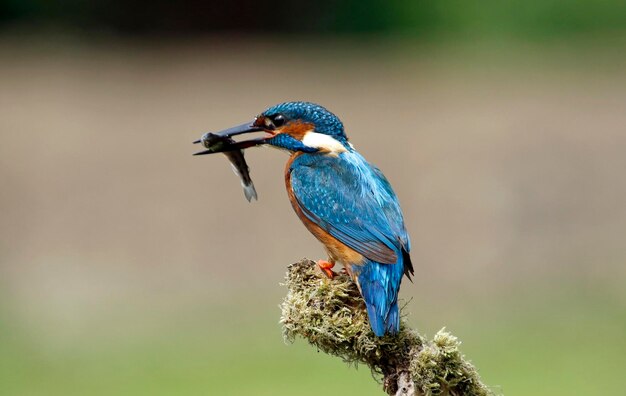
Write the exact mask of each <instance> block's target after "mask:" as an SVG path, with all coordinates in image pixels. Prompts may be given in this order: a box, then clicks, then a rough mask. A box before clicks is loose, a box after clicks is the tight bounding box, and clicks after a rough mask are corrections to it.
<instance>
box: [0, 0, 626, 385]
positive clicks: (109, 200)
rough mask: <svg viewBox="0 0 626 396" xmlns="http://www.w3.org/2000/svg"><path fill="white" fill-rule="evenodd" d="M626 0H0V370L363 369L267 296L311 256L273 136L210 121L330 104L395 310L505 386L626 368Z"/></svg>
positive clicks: (31, 373) (578, 381)
mask: <svg viewBox="0 0 626 396" xmlns="http://www.w3.org/2000/svg"><path fill="white" fill-rule="evenodd" d="M625 50H626V3H624V2H623V1H620V0H602V1H595V2H590V1H582V0H570V1H568V0H547V1H546V0H544V1H539V0H528V1H525V2H503V1H496V0H488V1H482V2H478V3H475V2H464V1H453V0H450V1H447V0H445V1H442V0H440V1H419V2H413V1H409V0H405V1H392V2H384V1H377V0H358V1H356V0H348V1H341V2H338V1H328V0H326V1H303V2H297V3H296V2H288V1H284V0H275V1H270V0H261V1H258V0H256V1H251V0H241V1H233V2H214V3H211V2H199V1H180V2H167V1H161V0H157V1H145V0H134V1H103V0H96V1H84V0H61V1H56V2H45V1H36V0H28V1H19V0H3V1H0V113H1V115H0V133H1V144H0V181H1V183H2V187H1V188H0V215H1V220H2V221H1V223H0V394H1V395H16V396H21V395H63V396H70V395H85V394H89V395H213V394H215V395H217V394H221V395H242V394H253V395H292V394H297V395H317V394H319V393H320V392H323V393H324V394H327V395H331V394H332V395H335V394H336V395H352V394H354V395H357V394H359V395H379V394H382V393H381V391H380V386H379V385H378V384H377V383H376V382H375V381H374V380H373V379H372V378H371V375H370V373H369V371H368V370H367V368H365V367H359V369H358V370H354V369H353V368H350V367H347V366H346V365H344V364H343V363H342V362H340V361H338V360H336V359H332V358H330V357H327V356H325V355H324V354H322V353H319V352H317V351H316V350H315V349H314V348H311V347H309V346H308V345H306V344H305V343H304V342H297V343H296V344H295V345H285V344H284V343H283V340H282V337H281V329H280V325H279V323H278V319H279V309H278V304H279V303H280V301H281V298H282V296H283V295H284V294H285V289H284V288H283V287H282V286H281V285H280V282H281V280H282V279H283V276H284V273H285V269H286V266H287V265H289V264H291V263H292V262H295V261H297V260H299V259H300V258H302V257H310V258H313V259H317V258H322V257H324V256H323V255H324V252H323V249H322V248H321V246H320V245H319V244H318V243H317V241H316V240H315V239H314V238H313V237H312V236H310V235H309V234H308V232H307V231H306V230H305V229H304V227H303V226H302V225H301V224H300V222H299V220H298V219H297V218H296V216H295V215H294V214H293V213H292V209H291V208H290V205H289V203H288V200H287V197H286V194H285V191H284V185H283V176H282V175H283V166H284V163H285V161H286V159H287V157H286V156H285V155H284V154H282V153H280V152H278V151H273V150H269V149H253V150H249V151H248V152H247V159H248V162H249V165H250V167H251V170H252V177H253V179H254V181H255V184H256V188H257V190H258V193H259V201H258V202H253V203H252V204H248V203H247V202H246V201H245V199H244V197H243V193H242V191H241V188H240V186H239V181H238V180H237V178H236V177H235V176H234V175H233V174H232V172H231V171H230V167H229V165H228V163H227V161H226V160H225V159H224V158H223V157H222V156H210V157H202V158H197V157H192V156H191V153H193V152H194V151H195V150H196V148H197V147H194V146H192V145H191V142H192V141H193V140H195V139H196V138H198V137H199V136H200V134H201V133H203V132H206V131H208V130H216V129H222V128H225V127H229V126H231V125H235V124H238V123H241V122H244V121H247V120H249V119H251V118H252V117H253V116H255V115H256V114H258V113H260V112H261V111H262V110H264V109H265V108H266V107H268V106H270V105H273V104H275V103H278V102H282V101H286V100H309V101H314V102H319V103H320V104H322V105H324V106H326V107H328V108H329V109H330V110H331V111H333V112H335V113H336V114H338V115H339V116H340V117H341V118H342V120H343V121H344V124H345V125H346V129H347V133H348V135H349V136H350V138H351V141H352V143H353V144H354V145H355V146H356V147H357V148H358V150H359V151H360V152H361V153H362V154H363V155H364V156H365V157H366V158H368V159H369V160H370V161H371V162H373V163H375V164H376V165H378V166H379V167H380V168H381V169H382V170H383V171H384V172H385V174H386V175H387V177H388V178H389V179H390V181H391V182H392V184H393V185H394V187H395V189H396V192H397V194H398V195H399V198H400V201H401V203H402V205H403V208H404V212H405V217H406V222H407V228H408V230H409V232H410V234H411V237H412V242H413V251H412V257H413V261H414V263H415V267H416V276H415V280H414V282H413V283H410V282H404V284H403V289H402V293H401V297H402V298H403V299H404V300H405V301H407V302H408V306H407V308H406V312H407V313H408V315H409V316H408V321H409V322H410V324H411V325H412V326H414V327H415V328H416V329H418V330H419V331H420V332H422V333H424V334H426V335H428V336H430V337H432V335H433V334H434V333H435V332H436V331H437V330H439V329H440V328H442V327H444V326H445V327H446V328H447V329H448V330H450V331H452V332H453V333H454V334H455V335H457V336H459V337H460V338H461V340H462V341H463V346H462V348H463V351H464V352H465V353H466V354H467V356H468V357H469V358H470V359H471V360H472V361H473V362H474V363H475V364H476V365H477V366H478V367H479V369H480V372H481V374H482V376H483V379H484V380H485V382H486V383H488V384H489V385H491V386H493V389H494V390H495V391H496V392H502V393H504V394H506V395H529V394H530V395H570V394H622V393H623V392H624V376H623V372H624V369H625V368H626V358H625V356H626V338H625V335H626V288H625V285H626V265H625V261H626V243H625V241H624V237H625V235H626V182H625V179H624V170H625V169H626V155H624V152H625V149H626V111H625V110H626V74H625V73H624V70H626V68H625V66H626V51H625Z"/></svg>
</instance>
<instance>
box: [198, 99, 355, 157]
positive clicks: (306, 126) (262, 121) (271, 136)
mask: <svg viewBox="0 0 626 396" xmlns="http://www.w3.org/2000/svg"><path fill="white" fill-rule="evenodd" d="M252 132H265V136H263V137H260V138H255V139H250V140H243V141H240V142H237V143H236V144H234V145H230V146H229V150H234V149H243V148H248V147H252V146H257V145H270V146H274V147H277V148H281V149H285V150H289V151H293V152H295V151H303V152H307V153H314V152H322V153H329V154H335V155H336V154H339V153H341V152H344V151H348V150H350V147H351V146H350V144H349V143H348V138H347V137H346V135H345V133H344V130H343V124H342V123H341V121H340V120H339V118H338V117H337V116H336V115H334V114H333V113H331V112H330V111H328V110H326V109H325V108H324V107H322V106H320V105H317V104H314V103H309V102H285V103H281V104H278V105H276V106H272V107H270V108H268V109H267V110H265V111H264V112H262V113H261V114H259V115H258V116H257V117H256V118H255V119H254V120H253V121H251V122H247V123H245V124H242V125H239V126H236V127H233V128H229V129H225V130H223V131H221V132H217V133H215V134H216V135H221V136H227V137H231V136H235V135H241V134H245V133H252ZM206 136H208V134H207V135H205V137H206ZM204 140H205V139H204V137H203V139H201V140H199V141H197V143H199V142H204ZM205 145H206V144H205ZM207 147H208V146H207ZM207 151H209V150H207ZM204 153H206V154H209V152H202V153H198V154H204Z"/></svg>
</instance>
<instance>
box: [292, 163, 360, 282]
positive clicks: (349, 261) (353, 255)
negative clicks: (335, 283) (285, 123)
mask: <svg viewBox="0 0 626 396" xmlns="http://www.w3.org/2000/svg"><path fill="white" fill-rule="evenodd" d="M301 154H302V153H300V152H298V153H294V154H293V155H292V156H291V157H290V158H289V161H287V166H286V168H285V185H286V187H287V195H288V196H289V201H290V202H291V206H292V207H293V210H294V211H295V212H296V214H297V215H298V217H299V218H300V220H301V221H302V223H304V226H305V227H306V228H307V229H308V230H309V231H310V232H311V234H313V235H314V236H315V237H316V238H317V239H318V240H319V241H320V242H322V244H324V247H325V248H326V251H327V252H328V255H329V257H330V258H331V260H333V261H338V262H340V263H342V264H343V265H344V266H345V267H346V268H347V269H348V271H349V272H350V266H351V265H353V264H356V265H360V264H362V263H363V258H364V257H363V255H362V254H360V253H358V252H356V251H355V250H353V249H351V248H350V247H348V246H346V245H344V244H343V243H341V242H340V241H339V240H338V239H337V238H335V237H333V236H332V235H330V234H329V233H328V232H327V231H325V230H324V229H322V228H321V227H320V226H318V225H317V224H315V223H314V222H312V221H311V220H309V218H308V217H306V215H305V214H304V212H303V211H302V208H301V207H300V204H299V203H298V200H297V199H296V196H295V194H294V193H293V188H292V187H291V172H290V171H289V168H290V167H291V163H292V162H293V161H294V160H295V159H296V158H297V157H298V156H299V155H301Z"/></svg>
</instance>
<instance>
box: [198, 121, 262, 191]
mask: <svg viewBox="0 0 626 396" xmlns="http://www.w3.org/2000/svg"><path fill="white" fill-rule="evenodd" d="M194 143H202V145H203V146H204V147H206V148H207V150H206V151H202V152H200V153H196V154H194V155H204V154H213V153H222V154H224V155H225V156H226V158H228V161H229V162H230V165H231V167H232V169H233V172H235V174H236V175H237V176H238V177H239V179H240V180H241V187H242V188H243V194H244V195H245V197H246V199H247V200H248V202H251V201H252V200H253V199H255V200H258V197H257V193H256V189H255V188H254V183H253V182H252V179H251V178H250V168H249V167H248V163H247V162H246V159H245V157H244V155H243V150H241V149H232V148H231V146H232V145H234V144H235V143H236V141H235V140H234V139H232V138H230V137H228V136H223V135H218V134H215V133H211V132H207V133H205V134H204V135H202V138H200V140H196V141H195V142H194Z"/></svg>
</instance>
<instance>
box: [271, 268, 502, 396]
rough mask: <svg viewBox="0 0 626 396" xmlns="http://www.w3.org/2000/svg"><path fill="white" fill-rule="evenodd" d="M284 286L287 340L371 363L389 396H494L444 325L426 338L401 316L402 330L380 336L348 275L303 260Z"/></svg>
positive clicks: (289, 273)
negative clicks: (325, 270) (333, 274)
mask: <svg viewBox="0 0 626 396" xmlns="http://www.w3.org/2000/svg"><path fill="white" fill-rule="evenodd" d="M285 285H286V286H287V288H288V292H287V296H286V297H285V299H284V301H283V303H282V304H281V309H282V317H281V323H282V324H283V334H284V337H285V340H286V341H289V342H293V341H294V340H295V338H296V337H297V336H300V337H302V338H304V339H305V340H307V341H308V342H309V343H310V344H312V345H314V346H315V347H317V348H318V349H319V350H321V351H323V352H325V353H328V354H330V355H334V356H338V357H340V358H341V359H342V360H343V361H345V362H346V363H348V364H354V365H357V364H358V363H364V364H366V365H368V366H369V368H370V369H371V370H372V374H373V375H374V376H375V377H380V376H382V385H383V390H384V391H385V392H387V394H388V395H396V396H412V395H424V396H430V395H450V396H457V395H458V396H460V395H479V396H487V395H493V393H492V392H491V391H490V390H489V389H488V388H487V387H486V386H485V385H484V384H483V383H482V382H481V381H480V378H479V376H478V373H477V371H476V368H475V367H474V366H473V365H472V364H471V363H469V362H468V361H467V360H466V359H465V357H464V356H463V355H462V354H461V352H460V351H459V345H460V341H459V340H458V339H457V338H456V337H454V336H453V335H451V334H450V333H448V332H446V331H445V330H444V329H442V330H440V331H439V332H438V333H437V334H436V335H435V337H434V339H433V340H432V341H427V340H426V339H425V338H424V337H422V336H421V335H419V334H418V333H417V332H416V331H414V330H411V329H409V328H408V327H407V326H406V323H405V322H404V320H402V321H401V324H400V332H399V333H398V334H396V335H393V336H391V335H386V336H384V337H380V338H379V337H376V336H375V335H374V333H373V332H372V331H371V329H370V325H369V321H368V318H367V311H366V309H365V302H364V301H363V298H362V297H361V294H360V293H359V291H358V289H357V287H356V285H355V284H354V283H353V282H352V280H351V279H350V278H349V277H348V276H347V275H338V276H336V277H335V278H334V279H332V280H331V279H328V278H327V277H326V276H325V275H324V274H322V272H321V271H320V270H319V268H318V266H317V265H316V264H315V263H314V262H313V261H311V260H307V259H303V260H302V261H300V262H298V263H295V264H292V265H290V266H289V268H288V271H287V279H286V282H285Z"/></svg>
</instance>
